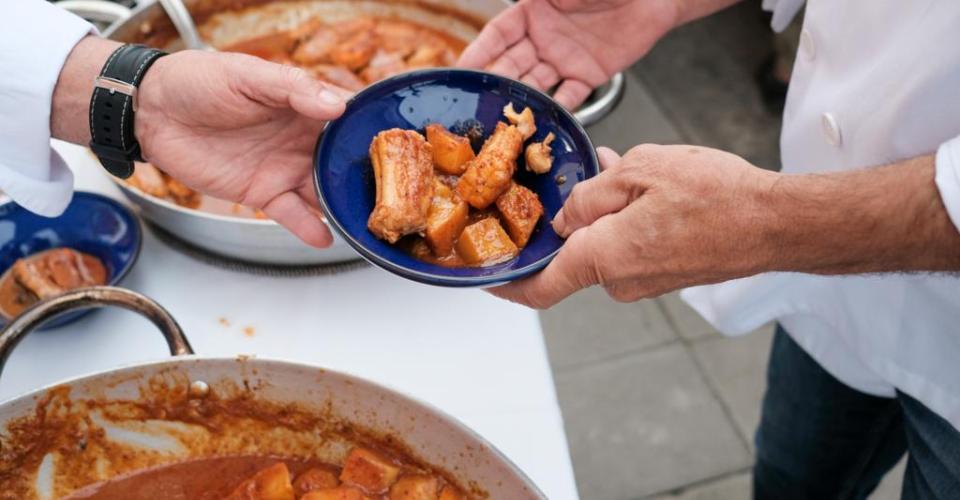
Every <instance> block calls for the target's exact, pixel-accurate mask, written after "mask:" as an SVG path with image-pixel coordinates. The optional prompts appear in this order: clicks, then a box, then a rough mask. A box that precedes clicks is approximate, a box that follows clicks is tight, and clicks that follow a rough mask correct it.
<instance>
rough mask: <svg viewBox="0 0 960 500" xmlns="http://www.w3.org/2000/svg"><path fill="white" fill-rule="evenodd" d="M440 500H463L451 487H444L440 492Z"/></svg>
mask: <svg viewBox="0 0 960 500" xmlns="http://www.w3.org/2000/svg"><path fill="white" fill-rule="evenodd" d="M440 500H463V495H461V494H460V492H459V491H458V490H457V489H456V488H454V487H453V486H444V487H443V491H441V492H440Z"/></svg>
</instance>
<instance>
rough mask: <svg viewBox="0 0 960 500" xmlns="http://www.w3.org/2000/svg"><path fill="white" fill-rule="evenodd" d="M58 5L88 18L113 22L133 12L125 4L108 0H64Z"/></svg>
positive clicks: (121, 19) (123, 18)
mask: <svg viewBox="0 0 960 500" xmlns="http://www.w3.org/2000/svg"><path fill="white" fill-rule="evenodd" d="M57 6H59V7H61V8H63V9H66V10H67V11H69V12H73V13H74V14H76V15H78V16H80V17H82V18H84V19H86V20H88V21H99V22H102V23H108V24H113V23H116V22H119V21H123V20H125V19H127V18H129V17H130V14H131V13H132V12H133V11H131V10H130V9H128V8H126V7H124V6H123V5H120V4H117V3H113V2H107V1H106V0H62V1H60V2H57Z"/></svg>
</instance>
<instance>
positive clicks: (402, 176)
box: [367, 128, 434, 243]
mask: <svg viewBox="0 0 960 500" xmlns="http://www.w3.org/2000/svg"><path fill="white" fill-rule="evenodd" d="M370 160H371V162H372V163H373V172H374V176H375V178H376V184H377V202H376V205H375V206H374V208H373V212H371V213H370V219H369V220H368V221H367V227H368V228H369V229H370V231H371V232H373V234H375V235H376V236H377V237H378V238H380V239H383V240H386V241H389V242H390V243H396V242H397V240H399V239H400V237H402V236H404V235H407V234H411V233H419V232H422V231H423V230H424V229H426V227H427V214H428V213H429V211H430V204H431V202H432V201H433V175H434V174H433V153H432V151H431V148H430V144H429V143H427V141H426V140H425V139H424V138H423V136H422V135H420V134H418V133H417V132H416V131H413V130H401V129H398V128H395V129H391V130H387V131H384V132H380V133H379V134H377V136H376V137H375V138H374V139H373V142H372V143H370Z"/></svg>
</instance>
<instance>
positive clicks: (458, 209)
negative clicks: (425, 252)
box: [425, 179, 470, 257]
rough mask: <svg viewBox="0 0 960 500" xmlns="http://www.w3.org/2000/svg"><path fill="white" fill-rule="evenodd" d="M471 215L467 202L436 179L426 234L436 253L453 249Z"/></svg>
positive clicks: (440, 255) (445, 253) (446, 253)
mask: <svg viewBox="0 0 960 500" xmlns="http://www.w3.org/2000/svg"><path fill="white" fill-rule="evenodd" d="M469 215H470V207H469V205H467V202H465V201H463V200H461V199H460V197H459V196H458V195H457V193H456V192H454V191H453V189H450V187H449V186H447V185H446V184H444V183H443V182H441V181H440V180H439V179H436V180H434V190H433V203H432V204H431V205H430V214H429V215H428V216H427V230H426V235H425V236H426V240H427V244H428V245H430V249H431V250H432V251H433V254H434V255H436V256H438V257H442V256H444V255H448V254H449V253H450V252H452V251H453V243H454V241H456V239H457V237H458V236H460V233H462V232H463V228H465V227H466V226H467V221H468V218H469Z"/></svg>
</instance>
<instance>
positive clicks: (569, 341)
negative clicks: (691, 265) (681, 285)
mask: <svg viewBox="0 0 960 500" xmlns="http://www.w3.org/2000/svg"><path fill="white" fill-rule="evenodd" d="M540 322H541V324H542V326H543V333H544V338H545V339H546V343H547V351H548V352H549V354H550V364H551V365H552V366H553V368H554V370H561V369H565V368H569V367H571V366H578V365H583V364H585V363H591V362H595V361H599V360H603V359H607V358H610V357H615V356H618V355H622V354H624V353H629V352H635V351H638V350H641V349H645V348H649V347H652V346H656V345H661V344H664V343H666V342H670V341H673V340H676V339H677V337H676V335H674V333H673V330H672V329H671V328H670V324H669V323H668V322H667V318H666V316H664V314H663V312H662V311H661V310H660V308H659V307H658V306H657V304H656V302H654V301H652V300H644V301H640V302H635V303H633V304H620V303H618V302H615V301H613V300H611V299H610V298H609V297H608V296H607V294H606V293H604V291H603V289H601V288H599V287H593V288H590V289H587V290H583V291H580V292H578V293H576V294H574V295H573V296H572V297H570V298H568V299H567V300H565V301H563V302H562V303H560V304H558V305H556V306H554V307H553V308H552V309H550V310H548V311H544V312H542V313H541V314H540Z"/></svg>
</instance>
